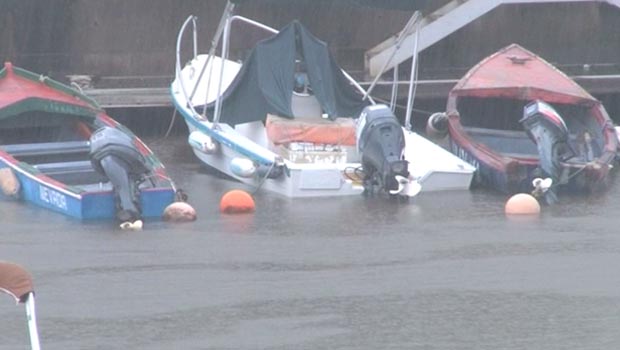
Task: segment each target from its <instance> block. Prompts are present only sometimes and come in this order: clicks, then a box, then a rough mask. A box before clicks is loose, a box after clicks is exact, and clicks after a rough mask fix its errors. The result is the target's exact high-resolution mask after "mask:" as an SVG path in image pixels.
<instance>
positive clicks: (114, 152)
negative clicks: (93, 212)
mask: <svg viewBox="0 0 620 350" xmlns="http://www.w3.org/2000/svg"><path fill="white" fill-rule="evenodd" d="M90 159H91V162H92V164H93V168H94V169H95V170H96V171H97V172H98V173H100V174H102V175H105V176H106V177H107V178H108V179H109V180H110V182H111V183H112V186H113V187H114V192H115V195H116V199H117V206H118V212H117V218H118V219H119V220H120V221H121V222H134V221H136V220H138V219H140V204H139V197H138V186H139V185H140V183H141V182H142V181H143V180H144V174H146V173H147V172H148V168H147V167H146V162H145V159H144V156H143V155H142V154H141V153H140V152H139V151H138V149H136V147H135V146H134V144H133V140H132V139H131V137H130V136H129V135H127V134H125V133H124V132H122V131H120V130H118V129H115V128H111V127H108V126H105V127H102V128H100V129H98V130H97V131H95V132H94V133H93V134H92V136H91V137H90Z"/></svg>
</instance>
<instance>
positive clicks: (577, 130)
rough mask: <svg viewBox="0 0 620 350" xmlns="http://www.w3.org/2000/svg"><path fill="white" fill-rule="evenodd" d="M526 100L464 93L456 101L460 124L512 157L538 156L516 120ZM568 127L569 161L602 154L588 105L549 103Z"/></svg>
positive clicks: (474, 136) (599, 135)
mask: <svg viewBox="0 0 620 350" xmlns="http://www.w3.org/2000/svg"><path fill="white" fill-rule="evenodd" d="M528 102H529V101H525V100H516V99H506V98H475V97H464V98H460V99H459V102H458V106H457V108H458V111H459V115H460V121H461V125H462V126H463V127H464V128H465V130H466V131H467V133H468V135H469V136H470V137H471V138H472V139H473V140H474V141H476V142H479V143H481V144H484V145H486V146H487V147H489V148H491V149H493V150H494V151H496V152H498V153H500V154H502V155H505V156H508V157H515V158H538V150H537V146H536V144H535V143H534V142H533V141H532V140H531V139H530V138H529V137H528V135H527V133H526V131H525V129H524V128H523V126H522V125H521V123H520V122H519V120H520V119H521V118H523V109H524V107H525V105H526V104H527V103H528ZM552 105H553V107H554V108H555V110H556V111H557V112H558V113H559V115H560V116H561V117H562V119H563V120H564V123H565V124H566V127H567V128H568V131H569V140H568V143H569V146H570V147H571V148H572V150H573V152H574V153H575V157H573V158H571V159H569V160H568V161H569V162H584V161H585V162H588V161H591V160H592V159H593V158H597V157H599V156H600V155H601V153H602V150H603V147H604V145H603V142H604V141H603V134H602V128H601V126H600V125H598V124H597V122H596V120H595V119H594V118H591V117H590V116H589V114H590V110H589V109H588V108H587V107H583V106H578V105H567V104H552Z"/></svg>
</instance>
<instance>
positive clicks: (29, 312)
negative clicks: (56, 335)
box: [26, 292, 41, 350]
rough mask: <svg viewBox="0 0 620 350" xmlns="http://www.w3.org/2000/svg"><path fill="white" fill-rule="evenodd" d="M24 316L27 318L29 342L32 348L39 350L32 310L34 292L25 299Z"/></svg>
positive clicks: (37, 333) (37, 332)
mask: <svg viewBox="0 0 620 350" xmlns="http://www.w3.org/2000/svg"><path fill="white" fill-rule="evenodd" d="M26 317H27V318H28V332H29V333H30V344H31V346H32V350H41V345H40V343H39V331H38V330H37V317H36V314H35V311H34V294H33V293H32V292H31V293H29V294H28V300H26Z"/></svg>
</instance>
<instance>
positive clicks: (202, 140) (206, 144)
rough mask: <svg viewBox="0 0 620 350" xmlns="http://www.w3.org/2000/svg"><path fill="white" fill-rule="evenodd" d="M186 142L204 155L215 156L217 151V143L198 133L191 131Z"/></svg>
mask: <svg viewBox="0 0 620 350" xmlns="http://www.w3.org/2000/svg"><path fill="white" fill-rule="evenodd" d="M187 140H188V142H189V144H190V146H192V148H194V149H197V150H199V151H200V152H202V153H205V154H215V153H217V152H218V150H219V144H218V143H217V141H215V140H214V139H213V138H211V137H209V136H208V135H205V134H204V133H202V132H200V131H192V132H191V133H190V134H189V136H188V138H187Z"/></svg>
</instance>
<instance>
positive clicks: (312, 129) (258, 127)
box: [235, 92, 360, 163]
mask: <svg viewBox="0 0 620 350" xmlns="http://www.w3.org/2000/svg"><path fill="white" fill-rule="evenodd" d="M291 109H292V111H293V115H294V117H293V118H286V117H281V116H277V115H272V114H268V115H267V116H266V119H265V121H264V122H260V121H259V122H251V123H244V124H238V125H236V126H235V130H237V131H238V132H239V133H241V134H242V135H244V136H246V137H248V138H250V139H252V140H254V141H255V142H257V143H258V144H259V145H261V146H263V147H266V148H268V149H270V150H271V151H273V152H274V153H277V154H278V155H280V156H282V157H283V158H284V159H287V160H289V161H290V162H293V163H355V162H359V161H360V157H359V154H358V152H357V147H356V123H355V120H354V119H352V118H335V119H333V120H332V119H330V118H328V117H327V115H325V114H324V113H323V111H322V108H321V105H320V103H319V101H318V100H317V99H316V97H314V95H313V94H312V93H308V92H293V96H292V101H291Z"/></svg>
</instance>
